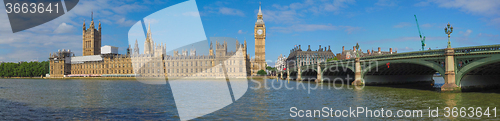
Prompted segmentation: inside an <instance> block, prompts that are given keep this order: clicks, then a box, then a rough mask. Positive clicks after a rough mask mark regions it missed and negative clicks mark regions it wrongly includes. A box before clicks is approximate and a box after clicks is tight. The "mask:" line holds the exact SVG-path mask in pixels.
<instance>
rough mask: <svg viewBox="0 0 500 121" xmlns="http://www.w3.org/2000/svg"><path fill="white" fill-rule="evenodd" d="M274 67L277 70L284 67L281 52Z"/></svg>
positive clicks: (284, 61) (283, 58)
mask: <svg viewBox="0 0 500 121" xmlns="http://www.w3.org/2000/svg"><path fill="white" fill-rule="evenodd" d="M274 67H275V68H276V70H278V71H283V69H285V68H286V57H284V56H283V54H280V56H279V57H278V60H277V61H276V63H275V65H274Z"/></svg>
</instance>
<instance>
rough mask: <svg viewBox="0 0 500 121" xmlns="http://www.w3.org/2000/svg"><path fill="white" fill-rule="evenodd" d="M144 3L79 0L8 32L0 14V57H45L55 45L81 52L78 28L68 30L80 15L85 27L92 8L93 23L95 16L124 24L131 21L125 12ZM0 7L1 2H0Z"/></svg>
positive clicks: (141, 9)
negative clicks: (30, 25)
mask: <svg viewBox="0 0 500 121" xmlns="http://www.w3.org/2000/svg"><path fill="white" fill-rule="evenodd" d="M0 1H2V0H0ZM146 6H147V5H144V4H142V3H141V4H139V3H136V2H133V3H132V2H128V1H114V0H90V1H79V3H78V5H76V6H75V7H74V8H73V9H72V10H71V11H68V13H65V14H64V15H62V16H60V17H58V18H56V19H54V20H52V21H49V22H47V23H44V24H41V25H39V26H36V27H33V28H30V29H27V30H25V31H21V32H18V33H12V31H11V30H10V25H9V22H8V18H7V16H6V15H7V14H0V28H1V29H0V46H2V51H0V57H2V58H0V61H18V60H33V59H36V58H38V59H39V60H47V57H48V55H49V53H51V52H54V51H57V50H58V49H71V50H72V51H74V53H75V54H76V55H81V47H82V46H81V44H82V43H81V39H82V38H81V37H82V35H81V33H80V32H76V33H73V34H71V32H74V31H81V28H80V27H81V25H82V23H83V19H86V22H87V27H88V26H89V24H90V20H89V19H90V13H91V11H92V10H93V11H94V19H96V20H94V22H95V24H96V26H97V24H98V20H101V21H102V22H103V23H106V24H108V25H113V24H114V25H120V26H127V25H131V23H132V21H133V20H129V19H127V18H126V17H125V15H126V14H127V13H129V12H138V11H139V12H140V11H144V10H145V9H148V8H147V7H146ZM1 8H4V6H0V9H1ZM0 13H1V12H0ZM74 25H78V26H77V27H75V26H74ZM7 30H8V31H7ZM60 33H67V34H60ZM103 37H104V35H103ZM7 52H8V53H7Z"/></svg>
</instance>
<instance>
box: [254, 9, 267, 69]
mask: <svg viewBox="0 0 500 121" xmlns="http://www.w3.org/2000/svg"><path fill="white" fill-rule="evenodd" d="M262 16H263V14H262V9H261V4H260V2H259V13H257V22H255V27H254V37H255V59H254V60H253V62H252V66H251V67H252V75H256V74H257V71H259V70H266V65H267V64H266V25H265V23H264V20H263V17H262Z"/></svg>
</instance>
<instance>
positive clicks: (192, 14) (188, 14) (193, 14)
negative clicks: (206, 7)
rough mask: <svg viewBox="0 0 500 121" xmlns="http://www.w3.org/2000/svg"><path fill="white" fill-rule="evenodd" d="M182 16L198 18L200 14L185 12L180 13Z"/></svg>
mask: <svg viewBox="0 0 500 121" xmlns="http://www.w3.org/2000/svg"><path fill="white" fill-rule="evenodd" d="M182 15H184V16H191V17H198V16H200V14H199V12H198V11H193V12H185V13H182Z"/></svg>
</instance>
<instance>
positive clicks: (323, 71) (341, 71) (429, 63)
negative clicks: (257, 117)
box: [278, 45, 500, 91]
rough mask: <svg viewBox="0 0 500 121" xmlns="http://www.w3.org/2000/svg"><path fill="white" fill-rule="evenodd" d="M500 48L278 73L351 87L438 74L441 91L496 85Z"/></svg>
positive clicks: (344, 62) (383, 58)
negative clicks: (443, 81)
mask: <svg viewBox="0 0 500 121" xmlns="http://www.w3.org/2000/svg"><path fill="white" fill-rule="evenodd" d="M497 69H500V45H487V46H473V47H461V48H446V49H438V50H426V51H416V52H407V53H397V54H388V55H379V56H368V57H361V58H354V59H347V60H338V61H329V62H318V63H317V64H313V65H307V66H303V65H297V66H295V68H287V70H286V71H282V72H278V77H280V78H282V79H288V80H298V81H304V80H310V81H316V82H324V81H325V82H326V81H328V82H338V81H343V83H344V82H346V83H349V84H353V85H377V84H398V83H420V82H426V83H434V81H433V79H432V78H433V76H434V74H435V73H436V72H439V74H442V75H443V76H442V77H443V78H444V80H445V84H444V85H443V86H442V87H441V90H442V91H460V89H462V88H469V87H470V88H473V87H484V86H492V85H500V81H499V78H500V71H499V70H497Z"/></svg>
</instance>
